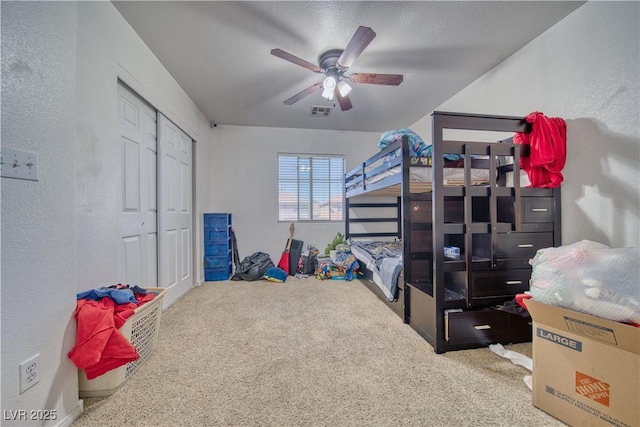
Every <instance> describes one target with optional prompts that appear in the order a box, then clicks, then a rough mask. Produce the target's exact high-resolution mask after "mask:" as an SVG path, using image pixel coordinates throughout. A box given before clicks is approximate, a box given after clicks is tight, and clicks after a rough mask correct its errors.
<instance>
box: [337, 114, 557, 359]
mask: <svg viewBox="0 0 640 427" xmlns="http://www.w3.org/2000/svg"><path fill="white" fill-rule="evenodd" d="M448 130H454V134H455V132H456V131H455V130H464V131H474V132H473V135H476V136H477V134H480V133H483V132H484V133H487V132H488V133H489V134H488V135H490V136H491V135H495V133H496V132H508V133H514V132H530V131H531V125H530V124H528V123H526V121H525V120H524V118H522V117H507V116H492V115H476V114H461V113H449V112H434V113H433V115H432V141H431V144H432V157H431V158H430V160H429V159H425V158H416V157H412V156H411V155H410V148H409V141H408V139H407V137H404V138H403V140H402V141H400V142H397V143H394V144H392V145H390V146H388V147H387V148H385V149H384V150H381V151H380V152H378V153H377V154H375V155H374V156H372V157H371V158H369V159H367V160H366V161H364V162H363V163H362V164H361V165H360V166H359V167H357V168H355V169H354V170H352V171H350V172H348V173H347V174H346V175H345V189H346V190H345V196H346V200H345V212H346V218H345V228H346V231H345V234H346V238H347V239H350V240H351V241H352V243H355V242H357V241H361V240H371V239H372V238H381V240H393V239H397V242H398V243H400V244H401V247H402V265H401V271H400V275H399V277H398V279H397V287H395V288H394V290H393V293H392V295H391V298H390V297H389V296H387V295H389V292H388V291H386V295H385V292H384V291H382V290H381V286H380V285H379V284H376V283H374V281H373V278H372V276H373V275H374V272H372V271H371V269H369V268H366V267H365V265H366V263H365V262H362V261H361V262H360V266H361V271H362V272H363V273H364V276H363V277H362V278H361V281H362V283H364V284H365V285H366V286H367V287H368V288H369V289H370V290H371V291H372V292H374V293H375V294H376V295H377V296H378V297H379V298H380V299H381V300H382V301H384V302H385V303H386V304H387V305H388V306H389V307H390V308H391V309H392V310H393V311H394V312H396V313H397V314H398V315H399V316H400V317H401V318H402V319H403V320H404V321H405V322H406V323H408V324H409V325H410V326H411V327H412V328H413V329H414V330H415V331H416V332H418V333H419V334H420V335H421V336H422V337H423V338H425V339H426V340H427V341H428V342H429V343H430V344H431V345H432V347H433V348H434V350H435V352H436V353H444V352H446V351H451V350H462V349H470V348H478V347H484V346H486V345H488V344H491V343H502V344H507V343H515V342H527V341H530V340H531V318H530V317H522V316H520V315H518V314H513V313H511V312H509V311H507V310H504V309H503V310H500V309H496V307H497V306H504V305H505V303H507V305H509V303H508V302H510V301H513V298H514V296H515V295H516V294H517V293H521V292H523V291H526V290H528V289H529V279H530V277H531V266H530V265H529V262H528V261H529V259H530V258H532V257H533V256H534V255H535V253H536V251H537V250H538V249H541V248H545V247H551V246H559V245H560V188H554V189H550V188H529V187H521V183H520V167H519V159H520V157H521V156H528V153H529V147H528V146H524V145H518V144H514V143H513V140H512V139H511V138H508V139H505V140H495V139H493V140H492V142H475V141H474V142H468V141H460V140H452V139H451V138H449V139H447V140H445V139H444V134H445V131H447V132H448ZM492 133H493V134H492ZM474 139H475V138H474ZM398 150H399V151H400V153H401V155H397V156H395V157H393V158H391V159H390V155H392V154H393V153H397V152H398ZM444 154H453V155H459V156H458V157H461V159H460V160H458V161H457V162H456V164H455V165H452V164H450V162H449V161H447V160H445V159H444V157H443V155H444ZM449 166H453V167H458V168H461V169H460V172H461V173H463V178H462V179H459V178H456V180H455V181H452V180H447V181H445V177H444V176H445V175H444V170H445V167H449ZM425 167H430V169H428V170H426V171H427V174H429V175H430V177H431V179H430V180H429V181H430V182H421V181H417V180H415V178H413V179H412V175H413V173H412V170H413V168H425ZM392 168H395V170H398V169H399V172H398V173H394V174H391V173H388V171H390V170H391V169H392ZM447 170H450V169H447ZM477 171H484V172H483V177H482V178H480V179H475V178H477V176H476V175H477ZM472 175H473V176H472ZM382 176H384V177H383V178H380V177H382ZM375 177H378V178H375ZM372 178H373V179H372ZM363 196H364V197H365V199H366V201H365V202H360V201H359V200H358V199H359V198H360V200H362V199H361V198H362V197H363ZM372 197H383V198H384V199H383V200H384V201H382V202H372V201H371V198H372ZM374 200H375V199H374ZM381 208H382V209H384V211H385V215H380V214H376V212H381ZM356 212H357V214H356ZM389 212H394V214H393V215H391V216H389ZM373 223H380V224H382V223H386V224H387V226H388V225H389V224H391V225H392V228H393V230H392V231H379V230H376V231H369V230H366V231H365V232H354V230H353V229H354V228H355V225H356V224H361V225H360V226H359V227H360V228H368V227H371V224H373ZM445 247H456V248H459V251H460V257H459V259H452V258H449V257H445ZM352 251H354V246H352ZM358 259H361V257H360V256H358ZM407 260H409V262H406V261H407Z"/></svg>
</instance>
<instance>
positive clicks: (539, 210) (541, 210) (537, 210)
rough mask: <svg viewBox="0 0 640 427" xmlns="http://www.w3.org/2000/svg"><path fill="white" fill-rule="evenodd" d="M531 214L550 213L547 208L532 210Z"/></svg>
mask: <svg viewBox="0 0 640 427" xmlns="http://www.w3.org/2000/svg"><path fill="white" fill-rule="evenodd" d="M531 212H549V209H547V208H532V209H531Z"/></svg>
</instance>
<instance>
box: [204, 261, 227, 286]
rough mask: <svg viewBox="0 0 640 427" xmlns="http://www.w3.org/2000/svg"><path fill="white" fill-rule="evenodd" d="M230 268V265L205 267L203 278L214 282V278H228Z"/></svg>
mask: <svg viewBox="0 0 640 427" xmlns="http://www.w3.org/2000/svg"><path fill="white" fill-rule="evenodd" d="M231 269H232V267H231V265H229V266H228V267H225V268H205V269H204V280H205V281H206V282H214V281H216V280H229V278H230V277H231V273H232V270H231Z"/></svg>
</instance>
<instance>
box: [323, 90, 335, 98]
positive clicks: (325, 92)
mask: <svg viewBox="0 0 640 427" xmlns="http://www.w3.org/2000/svg"><path fill="white" fill-rule="evenodd" d="M333 92H334V90H333V89H329V88H326V89H324V90H323V91H322V97H323V98H324V99H326V100H327V101H333Z"/></svg>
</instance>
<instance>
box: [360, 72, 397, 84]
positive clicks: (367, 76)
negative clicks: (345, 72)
mask: <svg viewBox="0 0 640 427" xmlns="http://www.w3.org/2000/svg"><path fill="white" fill-rule="evenodd" d="M349 80H351V81H352V82H353V83H365V84H370V85H389V86H398V85H399V84H400V83H402V80H403V76H402V74H374V73H354V74H351V75H350V76H349Z"/></svg>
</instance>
